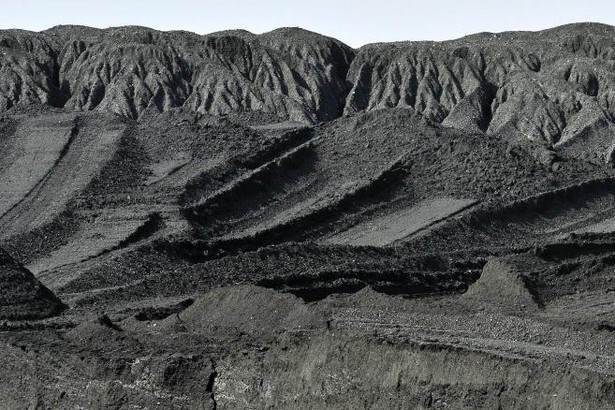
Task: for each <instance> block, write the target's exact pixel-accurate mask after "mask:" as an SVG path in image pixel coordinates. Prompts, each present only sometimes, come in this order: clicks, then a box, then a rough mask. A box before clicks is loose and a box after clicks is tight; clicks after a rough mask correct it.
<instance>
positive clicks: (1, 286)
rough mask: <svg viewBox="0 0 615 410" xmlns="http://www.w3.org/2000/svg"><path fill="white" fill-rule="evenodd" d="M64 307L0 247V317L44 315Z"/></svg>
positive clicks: (28, 317) (43, 316) (8, 318)
mask: <svg viewBox="0 0 615 410" xmlns="http://www.w3.org/2000/svg"><path fill="white" fill-rule="evenodd" d="M64 309H65V306H64V304H63V303H62V302H61V301H60V300H59V299H58V298H57V297H56V296H55V295H54V294H53V293H52V292H51V291H50V290H49V289H47V288H46V287H45V286H43V284H42V283H40V281H39V280H38V279H36V278H35V277H34V275H33V274H32V273H31V272H30V271H28V270H27V269H26V268H24V267H23V266H21V265H20V264H19V263H17V262H15V261H14V260H13V259H12V258H11V257H10V256H9V255H8V254H7V253H6V252H5V251H4V250H2V249H0V319H3V320H27V319H44V318H48V317H51V316H55V315H57V314H59V313H60V312H62V310H64Z"/></svg>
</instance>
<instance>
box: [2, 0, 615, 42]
mask: <svg viewBox="0 0 615 410" xmlns="http://www.w3.org/2000/svg"><path fill="white" fill-rule="evenodd" d="M583 21H591V22H601V23H607V24H611V25H615V1H614V0H584V1H579V0H574V1H571V0H508V1H501V0H471V1H463V0H441V1H437V0H422V1H415V0H406V1H403V0H356V1H335V0H302V1H300V2H296V1H292V0H270V1H266V0H260V1H259V0H252V1H249V0H217V1H215V0H212V1H210V0H208V1H198V0H164V1H160V0H98V1H96V2H94V1H88V0H19V1H15V0H0V29H6V28H21V29H26V30H33V31H40V30H44V29H47V28H50V27H53V26H55V25H58V24H81V25H87V26H93V27H99V28H106V27H112V26H121V25H140V26H147V27H151V28H155V29H158V30H187V31H193V32H196V33H200V34H207V33H212V32H215V31H219V30H227V29H235V28H242V29H245V30H248V31H251V32H253V33H263V32H267V31H270V30H273V29H275V28H278V27H302V28H305V29H307V30H311V31H316V32H318V33H321V34H325V35H328V36H331V37H335V38H337V39H339V40H341V41H343V42H345V43H346V44H348V45H350V46H353V47H359V46H361V45H364V44H367V43H373V42H381V41H401V40H447V39H453V38H458V37H462V36H464V35H467V34H473V33H478V32H483V31H489V32H501V31H509V30H541V29H545V28H551V27H554V26H558V25H562V24H567V23H573V22H583Z"/></svg>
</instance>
